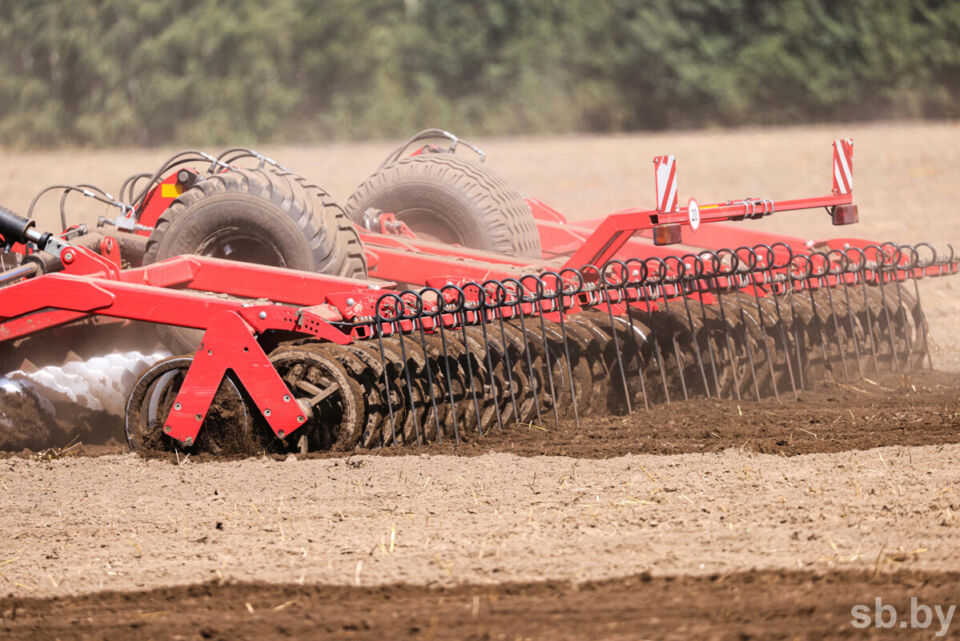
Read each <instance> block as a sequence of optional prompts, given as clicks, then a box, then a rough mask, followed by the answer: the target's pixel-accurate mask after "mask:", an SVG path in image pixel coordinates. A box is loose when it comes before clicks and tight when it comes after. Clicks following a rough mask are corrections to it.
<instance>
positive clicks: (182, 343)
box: [143, 167, 367, 354]
mask: <svg viewBox="0 0 960 641" xmlns="http://www.w3.org/2000/svg"><path fill="white" fill-rule="evenodd" d="M231 231H233V232H235V233H236V234H237V235H238V236H240V237H243V236H248V237H249V238H251V239H256V241H257V243H256V244H257V245H261V246H262V247H266V248H269V249H267V250H264V252H263V253H264V254H269V260H262V261H257V260H254V261H251V262H264V263H266V264H272V265H275V266H278V267H286V268H289V269H298V270H302V271H312V272H320V273H324V274H332V275H337V276H347V277H352V278H363V277H365V276H366V273H367V266H366V255H365V253H364V250H363V245H362V244H361V242H360V237H359V235H358V234H357V230H356V228H355V227H354V226H353V224H352V223H351V222H350V220H349V219H348V218H347V216H346V214H344V212H343V210H342V209H341V208H340V206H339V205H337V204H336V202H334V201H333V199H332V198H331V197H330V196H329V194H327V192H325V191H324V190H323V189H321V188H320V187H318V186H316V185H313V184H310V183H308V182H307V181H306V180H305V179H304V178H303V177H301V176H297V175H295V174H291V173H289V172H284V171H281V170H279V169H276V168H273V167H266V168H262V169H231V170H230V171H227V172H224V173H222V174H216V175H214V176H210V177H207V178H205V179H204V180H202V181H200V182H199V183H197V184H196V185H194V186H193V187H192V188H190V189H188V190H187V191H185V192H184V193H183V194H181V195H180V197H179V198H177V200H175V201H174V202H173V204H171V205H170V208H169V209H167V211H166V212H164V214H163V215H162V216H161V217H160V219H159V220H158V221H157V224H156V226H155V228H154V230H153V233H151V234H150V238H149V240H148V241H147V249H146V253H145V254H144V257H143V262H144V264H150V263H154V262H157V261H160V260H165V259H167V258H172V257H174V256H181V255H184V254H206V255H211V254H216V251H213V250H214V249H215V246H216V242H217V240H218V238H220V237H221V236H222V235H224V234H229V233H231ZM220 257H225V256H220ZM199 335H200V334H199V332H197V331H196V330H190V329H185V328H179V327H166V326H163V327H162V328H161V330H160V336H161V340H163V342H164V344H166V345H167V347H168V348H169V349H170V351H172V352H173V353H174V354H180V353H186V352H189V351H192V350H194V349H196V346H197V344H198V342H199Z"/></svg>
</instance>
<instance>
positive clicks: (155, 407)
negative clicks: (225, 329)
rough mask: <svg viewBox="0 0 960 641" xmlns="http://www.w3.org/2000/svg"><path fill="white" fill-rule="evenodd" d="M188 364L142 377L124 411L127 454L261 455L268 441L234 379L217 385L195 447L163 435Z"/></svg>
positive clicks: (166, 364) (160, 366)
mask: <svg viewBox="0 0 960 641" xmlns="http://www.w3.org/2000/svg"><path fill="white" fill-rule="evenodd" d="M192 362H193V359H191V358H187V357H183V356H174V357H172V358H168V359H166V360H163V361H160V362H159V363H156V364H155V365H153V366H152V367H150V368H149V369H147V371H145V372H144V373H143V374H141V375H140V378H139V379H138V380H137V384H136V385H135V386H134V388H133V391H132V392H131V393H130V396H129V398H128V400H127V407H126V418H125V425H124V432H125V434H126V437H127V444H128V445H129V446H130V449H131V450H133V451H134V452H139V453H141V454H151V453H153V454H156V453H160V452H169V451H173V450H174V449H183V450H186V451H188V452H191V453H199V452H206V453H209V454H214V455H217V456H223V455H231V454H233V455H240V454H245V455H249V454H254V453H256V452H258V451H263V450H265V449H266V448H267V447H268V446H269V440H268V439H266V438H264V437H263V436H262V435H261V434H259V433H258V432H257V430H256V429H255V422H254V419H253V416H252V415H251V414H250V412H249V411H248V410H247V404H246V399H245V397H244V395H243V393H242V392H241V391H240V387H239V386H238V384H237V382H236V381H235V380H234V378H233V376H232V375H228V376H226V377H224V379H223V381H221V383H220V388H219V389H218V390H217V393H216V395H215V396H214V399H213V402H212V403H211V405H210V410H209V411H208V412H207V416H206V418H205V419H204V421H203V423H202V425H201V426H200V431H199V433H198V434H197V439H196V441H195V442H190V443H184V444H179V443H177V442H175V441H174V440H173V439H171V438H170V437H168V436H167V435H166V419H167V417H168V416H169V415H170V410H171V408H172V407H173V405H174V403H175V401H176V398H177V394H178V393H179V392H180V388H181V386H182V385H183V381H184V378H185V377H186V375H187V370H188V369H189V368H190V365H191V363H192Z"/></svg>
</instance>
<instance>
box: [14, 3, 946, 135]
mask: <svg viewBox="0 0 960 641" xmlns="http://www.w3.org/2000/svg"><path fill="white" fill-rule="evenodd" d="M958 97H960V3H958V2H955V1H953V0H844V1H843V2H837V1H835V0H779V1H776V2H770V1H769V0H608V1H606V2H604V1H600V0H598V1H595V2H590V1H586V0H270V2H263V1H262V0H152V1H151V2H129V1H127V0H59V1H58V2H43V1H39V0H23V1H15V0H0V144H2V145H6V146H10V147H51V146H61V145H72V146H75V145H81V146H121V145H159V144H172V143H189V144H212V143H226V142H231V143H235V142H245V143H253V142H267V141H269V142H288V141H323V140H336V139H356V138H377V137H398V136H402V135H404V134H407V133H409V132H412V131H414V130H416V129H419V128H424V127H427V126H439V127H444V128H448V129H452V130H455V131H457V132H458V133H461V134H465V135H477V134H500V135H505V134H513V133H522V134H531V133H560V132H571V131H591V132H612V131H625V130H637V129H664V128H676V127H711V126H728V125H742V124H777V123H796V122H815V121H853V120H869V119H881V118H900V117H906V118H956V117H958V116H960V100H958Z"/></svg>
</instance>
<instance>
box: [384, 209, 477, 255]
mask: <svg viewBox="0 0 960 641" xmlns="http://www.w3.org/2000/svg"><path fill="white" fill-rule="evenodd" d="M396 216H397V220H400V221H403V222H404V223H406V225H407V226H408V227H409V228H410V229H411V231H413V233H415V234H416V235H417V236H418V237H419V238H422V239H424V240H430V241H434V242H438V243H443V244H446V245H463V246H468V245H467V243H466V242H465V239H464V238H463V235H462V234H461V233H460V232H459V231H458V230H457V229H456V228H455V227H453V226H452V225H451V224H450V223H449V222H448V221H447V220H446V218H444V216H443V215H442V214H441V213H440V212H438V211H436V210H433V209H428V208H424V207H415V208H410V209H404V210H403V211H399V212H397V213H396Z"/></svg>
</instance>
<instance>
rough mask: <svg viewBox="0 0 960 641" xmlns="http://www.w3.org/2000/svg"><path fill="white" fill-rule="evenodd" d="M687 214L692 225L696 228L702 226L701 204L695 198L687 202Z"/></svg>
mask: <svg viewBox="0 0 960 641" xmlns="http://www.w3.org/2000/svg"><path fill="white" fill-rule="evenodd" d="M687 216H688V217H689V218H690V227H691V228H693V229H694V230H696V229H697V228H698V227H699V226H700V205H698V204H697V201H695V200H694V199H693V198H691V199H690V202H689V203H687Z"/></svg>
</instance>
